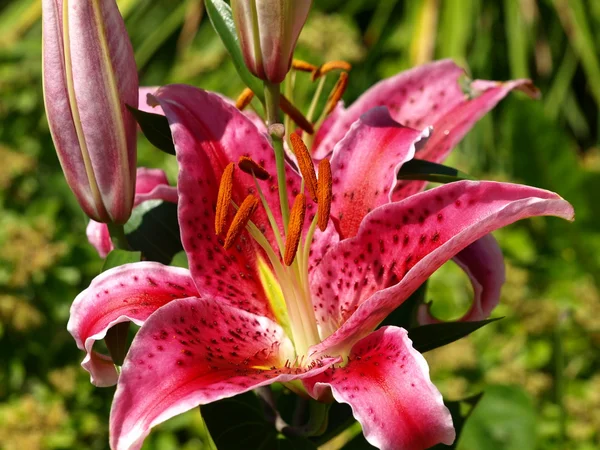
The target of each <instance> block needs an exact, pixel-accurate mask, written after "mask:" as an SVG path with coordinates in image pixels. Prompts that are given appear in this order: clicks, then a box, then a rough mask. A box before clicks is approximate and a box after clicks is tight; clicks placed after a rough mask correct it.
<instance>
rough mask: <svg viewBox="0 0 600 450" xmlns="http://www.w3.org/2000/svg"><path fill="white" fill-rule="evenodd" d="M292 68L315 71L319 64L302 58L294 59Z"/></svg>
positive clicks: (301, 70)
mask: <svg viewBox="0 0 600 450" xmlns="http://www.w3.org/2000/svg"><path fill="white" fill-rule="evenodd" d="M292 69H294V70H298V71H300V72H314V71H315V70H318V69H319V68H318V67H317V66H315V65H314V64H311V63H309V62H306V61H302V60H301V59H294V60H293V61H292Z"/></svg>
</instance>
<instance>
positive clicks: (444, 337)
mask: <svg viewBox="0 0 600 450" xmlns="http://www.w3.org/2000/svg"><path fill="white" fill-rule="evenodd" d="M500 319H502V317H497V318H495V319H487V320H480V321H477V322H443V323H435V324H431V325H423V326H420V327H416V328H412V329H410V330H409V331H408V337H409V338H410V339H411V340H412V341H413V347H414V348H415V349H416V350H417V351H419V352H421V353H425V352H428V351H430V350H433V349H435V348H438V347H442V346H444V345H447V344H450V343H452V342H454V341H457V340H459V339H460V338H463V337H465V336H467V335H469V334H471V333H472V332H473V331H476V330H478V329H479V328H481V327H483V326H485V325H487V324H488V323H492V322H495V321H497V320H500Z"/></svg>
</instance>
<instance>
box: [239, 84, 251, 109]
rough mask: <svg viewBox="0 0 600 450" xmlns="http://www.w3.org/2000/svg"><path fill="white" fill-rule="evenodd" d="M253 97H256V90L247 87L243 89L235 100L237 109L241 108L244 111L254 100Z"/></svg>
mask: <svg viewBox="0 0 600 450" xmlns="http://www.w3.org/2000/svg"><path fill="white" fill-rule="evenodd" d="M253 98H254V92H252V89H250V88H246V89H244V90H243V91H242V93H241V94H240V95H239V97H238V98H237V100H236V101H235V107H236V108H237V109H239V110H240V111H243V110H244V109H245V108H246V106H248V105H249V104H250V102H251V101H252V99H253Z"/></svg>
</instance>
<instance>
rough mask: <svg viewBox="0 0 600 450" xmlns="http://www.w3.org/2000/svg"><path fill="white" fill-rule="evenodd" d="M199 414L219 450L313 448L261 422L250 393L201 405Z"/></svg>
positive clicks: (259, 410)
mask: <svg viewBox="0 0 600 450" xmlns="http://www.w3.org/2000/svg"><path fill="white" fill-rule="evenodd" d="M201 411H202V417H203V418H204V421H205V422H206V425H207V427H208V430H209V431H210V434H211V436H212V438H213V441H214V442H215V444H216V446H217V448H218V449H219V450H238V449H240V448H251V449H269V450H270V449H273V450H277V449H281V450H283V449H292V450H316V448H317V447H316V445H315V444H313V443H312V442H310V441H309V440H308V439H304V438H301V437H288V436H284V435H282V434H281V433H279V432H278V431H277V430H276V429H275V428H274V427H273V425H272V424H271V423H270V422H269V421H267V420H266V419H265V416H264V414H263V407H262V405H261V403H260V401H259V399H258V397H257V396H256V395H255V394H254V393H253V392H247V393H245V394H242V395H237V396H235V397H233V398H228V399H225V400H221V401H218V402H214V403H210V404H208V405H204V406H202V407H201Z"/></svg>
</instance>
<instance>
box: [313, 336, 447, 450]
mask: <svg viewBox="0 0 600 450" xmlns="http://www.w3.org/2000/svg"><path fill="white" fill-rule="evenodd" d="M348 359H349V362H348V365H346V366H345V367H341V368H330V369H328V370H327V371H326V372H323V373H322V374H320V375H317V376H315V377H311V378H308V379H305V380H304V384H305V386H306V387H307V388H308V390H309V392H311V391H312V395H313V396H314V397H316V398H319V397H320V396H322V395H324V394H326V392H327V391H328V390H329V389H331V392H332V394H333V397H334V398H335V399H336V400H337V401H338V402H340V403H348V404H349V405H350V406H351V407H352V413H353V415H354V417H355V418H356V420H358V421H359V422H360V424H361V425H362V429H363V433H364V435H365V438H366V439H367V441H368V442H369V443H370V444H371V445H374V446H375V447H377V448H379V449H381V450H423V449H426V448H429V447H431V446H433V445H435V444H439V443H443V444H447V445H450V444H452V442H454V439H455V431H454V427H453V426H452V416H451V415H450V411H448V408H446V406H444V402H443V399H442V395H441V394H440V392H439V391H438V390H437V388H436V387H435V386H434V385H433V383H432V382H431V380H430V379H429V367H428V366H427V362H426V361H425V358H423V356H422V355H421V354H420V353H419V352H417V351H416V350H415V349H414V348H413V347H412V342H411V340H410V339H409V338H408V336H407V332H406V330H404V329H402V328H397V327H382V328H380V329H379V330H377V331H375V332H373V333H371V334H369V335H368V336H367V337H365V338H363V339H361V340H360V341H359V342H357V343H356V344H354V346H353V347H352V350H351V352H350V356H349V358H348Z"/></svg>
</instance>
